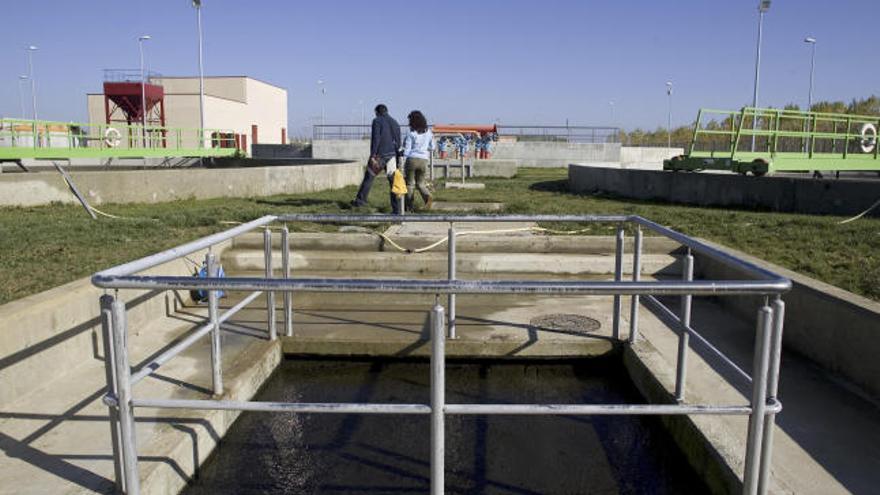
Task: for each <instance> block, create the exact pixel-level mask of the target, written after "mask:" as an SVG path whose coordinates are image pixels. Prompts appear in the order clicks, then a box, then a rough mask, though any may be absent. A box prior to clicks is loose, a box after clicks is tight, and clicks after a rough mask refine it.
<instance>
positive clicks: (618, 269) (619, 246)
mask: <svg viewBox="0 0 880 495" xmlns="http://www.w3.org/2000/svg"><path fill="white" fill-rule="evenodd" d="M621 280H623V224H619V225H618V226H617V243H616V246H615V250H614V281H615V282H620V281H621ZM622 309H623V303H622V301H621V299H620V295H619V294H618V295H615V296H614V308H613V320H612V327H611V333H612V337H613V338H614V340H620V312H621V310H622Z"/></svg>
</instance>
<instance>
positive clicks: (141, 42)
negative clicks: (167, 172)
mask: <svg viewBox="0 0 880 495" xmlns="http://www.w3.org/2000/svg"><path fill="white" fill-rule="evenodd" d="M149 39H151V37H150V35H148V34H145V35H143V36H139V37H138V50H139V51H140V54H141V106H142V108H141V125H142V126H143V130H142V132H143V136H144V148H146V147H147V79H146V77H145V76H144V41H147V40H149Z"/></svg>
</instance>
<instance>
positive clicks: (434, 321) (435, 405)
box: [431, 304, 446, 495]
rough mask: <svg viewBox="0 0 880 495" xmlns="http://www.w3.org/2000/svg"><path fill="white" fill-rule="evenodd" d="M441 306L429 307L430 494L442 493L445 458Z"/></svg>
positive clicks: (443, 348) (444, 391) (443, 355)
mask: <svg viewBox="0 0 880 495" xmlns="http://www.w3.org/2000/svg"><path fill="white" fill-rule="evenodd" d="M443 312H444V311H443V306H440V305H439V304H435V305H434V309H432V310H431V494H432V495H443V493H444V490H445V488H444V484H445V483H444V481H445V479H444V472H445V470H446V469H445V461H446V443H445V442H446V437H445V431H444V426H445V425H444V415H445V411H444V409H445V407H446V356H445V342H444V340H445V338H446V335H445V333H444V331H443Z"/></svg>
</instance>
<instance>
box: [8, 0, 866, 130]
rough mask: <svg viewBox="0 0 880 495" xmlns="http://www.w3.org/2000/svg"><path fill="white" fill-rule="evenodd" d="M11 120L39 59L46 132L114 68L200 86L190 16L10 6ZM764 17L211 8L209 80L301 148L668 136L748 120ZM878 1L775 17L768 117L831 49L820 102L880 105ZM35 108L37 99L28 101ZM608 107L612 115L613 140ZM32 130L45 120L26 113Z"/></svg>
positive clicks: (550, 2)
mask: <svg viewBox="0 0 880 495" xmlns="http://www.w3.org/2000/svg"><path fill="white" fill-rule="evenodd" d="M4 3H6V5H5V6H4V8H3V18H4V22H3V25H4V30H3V36H2V37H0V40H2V41H0V43H2V45H3V49H2V50H0V67H2V69H3V70H2V71H0V73H2V77H0V115H3V116H18V115H19V113H20V109H19V96H18V81H17V77H18V74H25V73H26V71H27V65H26V64H27V62H26V60H27V59H26V54H25V51H24V47H25V46H27V45H28V44H34V45H37V46H39V48H40V50H39V51H38V52H37V53H36V55H35V58H34V65H35V75H36V77H35V79H36V82H37V94H38V105H39V109H38V110H39V114H40V117H41V118H46V119H53V120H74V121H83V120H85V119H86V118H87V114H86V99H85V94H86V93H88V92H100V89H101V82H102V72H101V70H102V69H104V68H134V67H137V66H138V50H137V42H136V38H137V36H138V35H141V34H149V35H151V36H152V37H153V39H152V40H151V41H149V42H148V45H147V63H148V66H149V68H150V69H152V70H155V71H158V72H160V73H163V74H166V75H192V74H195V73H196V70H197V69H196V67H197V66H196V62H197V59H196V38H195V13H194V11H193V9H192V7H191V6H190V1H189V0H153V1H143V0H142V1H133V0H124V1H123V0H115V1H110V0H81V1H76V2H72V1H69V0H46V1H42V2H25V1H17V2H14V1H11V0H4ZM756 6H757V1H753V0H736V1H733V0H726V1H720V0H640V1H636V0H617V1H611V0H604V1H586V0H581V1H575V0H568V1H562V0H544V1H518V0H513V1H501V0H497V1H495V0H484V1H476V2H475V1H458V0H447V1H444V2H415V1H409V2H404V1H395V0H382V1H376V0H374V1H367V0H364V1H354V0H347V1H343V0H320V1H319V0H312V1H296V0H289V1H278V0H274V1H269V0H251V1H241V0H237V1H236V0H204V10H203V21H204V26H205V40H206V52H205V57H206V59H205V67H206V73H207V74H208V75H249V76H252V77H255V78H258V79H262V80H265V81H268V82H271V83H273V84H276V85H278V86H281V87H284V88H286V89H287V90H288V98H289V109H288V113H289V119H290V132H291V134H292V135H296V134H301V133H302V132H303V130H304V129H305V128H306V126H307V125H309V124H310V123H312V122H314V121H315V120H316V119H317V118H318V117H317V116H319V115H320V113H321V102H320V91H319V89H318V86H317V84H316V81H317V80H318V79H323V80H325V81H326V88H327V94H326V96H325V103H326V113H327V121H328V123H329V122H334V123H336V122H340V123H358V122H359V121H360V118H361V117H360V116H361V113H360V108H361V104H360V102H361V101H363V102H364V103H363V105H364V106H366V108H367V115H368V117H369V114H370V109H371V108H372V106H373V105H375V104H376V103H378V102H380V101H382V102H386V103H388V105H389V107H390V108H391V110H392V113H393V114H394V115H396V116H398V117H403V116H404V115H405V114H406V113H407V112H408V111H409V110H410V109H414V108H418V109H421V110H423V111H424V112H425V113H426V114H427V115H428V117H429V119H430V120H432V121H434V122H492V121H495V120H496V119H498V120H500V121H501V122H505V123H509V124H563V123H565V121H566V119H569V121H570V122H571V123H572V124H591V125H606V124H610V123H614V124H617V125H622V126H623V127H625V128H634V127H637V126H638V127H643V128H654V127H657V126H661V125H665V121H666V97H665V87H664V84H665V82H666V81H667V80H671V81H673V82H674V83H675V95H674V102H673V107H674V110H673V122H674V123H675V124H684V123H687V122H690V121H692V120H693V119H694V117H695V116H696V111H697V109H698V108H699V107H701V106H702V107H712V108H731V109H733V108H738V107H740V106H742V105H743V104H747V103H750V101H751V94H752V81H753V77H754V57H755V38H756V33H757V9H756ZM876 12H877V4H876V0H875V1H871V0H839V1H830V0H829V1H819V0H774V2H773V6H772V8H771V10H770V12H769V13H768V14H767V15H766V18H765V24H764V27H765V31H764V33H765V36H764V50H763V62H762V73H761V76H762V82H761V98H760V102H761V103H762V104H763V105H774V106H779V105H783V104H785V103H788V102H796V103H800V104H801V105H804V104H805V103H806V99H807V92H808V80H809V57H810V53H809V47H808V46H807V45H805V44H804V43H803V38H804V37H805V36H807V35H812V36H814V37H816V38H817V39H818V40H819V43H818V45H817V56H816V90H815V95H816V99H843V100H849V99H851V98H853V97H864V96H869V95H870V94H873V93H880V64H878V63H877V56H876V42H875V40H874V38H875V33H876V32H877V28H878V27H877V24H876V21H875V19H876ZM25 96H26V98H27V97H29V94H27V93H26V94H25ZM610 101H614V102H615V103H614V121H613V122H612V116H611V105H610V104H609V102H610ZM28 113H29V112H28Z"/></svg>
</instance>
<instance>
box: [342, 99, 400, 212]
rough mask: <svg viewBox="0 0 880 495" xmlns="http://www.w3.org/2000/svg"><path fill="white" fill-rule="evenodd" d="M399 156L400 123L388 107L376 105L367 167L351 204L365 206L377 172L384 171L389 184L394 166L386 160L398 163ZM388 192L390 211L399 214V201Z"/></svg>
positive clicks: (392, 176)
mask: <svg viewBox="0 0 880 495" xmlns="http://www.w3.org/2000/svg"><path fill="white" fill-rule="evenodd" d="M399 156H400V125H399V124H398V123H397V121H396V120H394V119H393V118H392V117H391V116H390V115H388V107H386V106H385V105H383V104H379V105H376V118H374V119H373V129H372V133H371V135H370V159H369V161H368V162H367V169H366V170H365V171H364V179H363V180H362V181H361V187H360V188H359V189H358V193H357V197H355V198H354V200H352V202H351V205H352V206H354V207H358V206H366V204H367V197H368V196H369V195H370V188H371V187H373V180H374V179H375V178H376V176H377V175H378V174H380V173H385V174H386V176H387V177H388V184H389V186H390V185H391V182H392V180H393V178H394V175H393V174H394V170H395V169H396V167H389V166H388V165H389V163H388V162H389V161H391V159H392V158H395V159H396V162H397V164H398V165H399V164H400V163H399ZM389 194H390V197H391V212H392V213H394V214H395V215H399V214H400V202H399V200H398V198H397V196H395V195H394V193H389Z"/></svg>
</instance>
